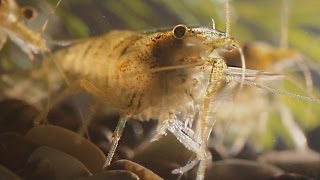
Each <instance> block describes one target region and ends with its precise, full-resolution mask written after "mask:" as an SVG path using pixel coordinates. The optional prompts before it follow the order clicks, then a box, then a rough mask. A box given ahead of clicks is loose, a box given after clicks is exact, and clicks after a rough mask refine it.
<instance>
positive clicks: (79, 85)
mask: <svg viewBox="0 0 320 180" xmlns="http://www.w3.org/2000/svg"><path fill="white" fill-rule="evenodd" d="M79 89H84V90H85V91H87V92H89V93H90V94H92V95H94V96H96V97H99V98H102V99H104V100H106V101H107V102H110V103H113V102H115V101H114V100H113V98H112V97H114V96H113V93H112V90H111V89H108V88H104V89H103V91H102V90H101V89H99V88H97V87H96V86H94V85H93V84H92V83H91V82H89V81H88V80H85V79H81V80H77V81H75V82H73V83H71V84H70V85H69V87H68V88H67V89H65V90H64V91H63V92H62V93H61V94H60V95H58V96H57V97H56V98H54V99H53V100H52V102H51V103H50V104H49V106H48V108H46V110H44V111H42V112H41V113H40V114H39V115H38V117H37V118H36V119H35V120H34V124H35V125H39V124H41V122H42V120H43V119H45V118H46V117H47V114H48V111H49V110H50V109H51V108H52V107H54V106H55V105H57V104H58V103H59V102H61V101H62V100H63V99H64V98H65V97H67V96H69V95H70V94H72V93H75V92H76V91H77V90H79Z"/></svg>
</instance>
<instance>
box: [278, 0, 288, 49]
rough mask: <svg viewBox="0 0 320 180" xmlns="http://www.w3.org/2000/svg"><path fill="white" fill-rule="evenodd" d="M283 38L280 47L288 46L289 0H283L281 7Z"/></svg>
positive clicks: (285, 47)
mask: <svg viewBox="0 0 320 180" xmlns="http://www.w3.org/2000/svg"><path fill="white" fill-rule="evenodd" d="M281 10H282V13H281V22H280V23H281V26H280V32H281V38H280V48H283V49H287V48H288V19H289V0H282V7H281Z"/></svg>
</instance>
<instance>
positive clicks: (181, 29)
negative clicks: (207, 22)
mask: <svg viewBox="0 0 320 180" xmlns="http://www.w3.org/2000/svg"><path fill="white" fill-rule="evenodd" d="M186 31H187V27H186V26H185V25H181V24H180V25H177V26H176V27H174V28H173V30H172V33H173V36H174V37H175V38H177V39H181V38H183V36H184V35H185V34H186Z"/></svg>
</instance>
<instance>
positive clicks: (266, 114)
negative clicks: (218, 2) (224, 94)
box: [212, 1, 317, 155]
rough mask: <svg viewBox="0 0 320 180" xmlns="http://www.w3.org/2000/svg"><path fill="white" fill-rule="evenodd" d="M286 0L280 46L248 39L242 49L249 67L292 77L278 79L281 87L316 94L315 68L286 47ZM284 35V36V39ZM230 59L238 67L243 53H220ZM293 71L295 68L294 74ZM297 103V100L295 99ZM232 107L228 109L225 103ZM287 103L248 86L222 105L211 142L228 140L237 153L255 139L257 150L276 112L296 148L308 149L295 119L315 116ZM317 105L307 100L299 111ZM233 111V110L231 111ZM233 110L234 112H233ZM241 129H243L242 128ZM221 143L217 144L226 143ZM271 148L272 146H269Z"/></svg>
mask: <svg viewBox="0 0 320 180" xmlns="http://www.w3.org/2000/svg"><path fill="white" fill-rule="evenodd" d="M287 3H288V2H287V1H286V2H285V1H283V8H282V9H283V13H284V15H283V16H284V17H286V18H285V20H282V21H284V22H283V23H282V24H283V26H282V27H281V32H283V33H282V37H284V38H280V41H281V42H280V44H281V45H280V48H275V47H272V46H271V45H268V44H266V43H263V42H254V43H247V44H245V45H244V46H243V52H244V55H245V57H246V63H247V67H248V68H250V69H257V70H261V71H268V72H273V73H281V74H283V75H286V76H287V79H289V80H290V81H291V82H290V81H284V82H281V83H277V85H276V87H277V88H280V86H279V85H280V84H287V85H288V83H289V85H291V86H293V87H295V88H298V89H299V88H300V91H304V92H305V93H307V94H308V95H309V96H314V93H315V90H316V89H313V82H312V81H313V80H312V71H314V67H311V65H310V63H311V62H307V60H306V58H305V56H304V55H303V54H302V53H300V52H298V51H297V50H293V49H287V48H286V47H287V45H285V43H284V41H286V39H287V38H288V37H287V33H285V32H286V31H288V30H287V26H288V25H286V24H287V22H286V21H287V16H288V14H287V13H288V12H287V11H288V10H287V8H288V7H287V6H288V4H287ZM283 39H285V40H283ZM221 55H222V56H223V57H224V58H225V59H226V61H227V64H228V65H229V66H236V67H239V66H240V64H239V63H238V62H237V61H238V60H239V58H240V55H239V54H238V53H237V52H226V53H224V54H221ZM292 72H296V73H295V74H294V73H292ZM299 72H302V73H303V75H304V77H305V83H303V82H302V81H301V78H299V77H298V76H299V74H298V73H299ZM296 103H297V102H296ZM227 106H228V107H233V108H232V110H228V109H226V108H225V107H227ZM290 108H292V105H291V107H289V106H288V105H286V103H285V102H284V100H283V99H280V98H279V97H273V96H272V97H270V96H267V94H266V93H265V92H262V91H259V90H257V89H255V88H245V89H244V91H243V92H242V95H241V96H237V97H236V98H235V99H234V101H233V102H231V103H226V106H222V107H221V109H219V110H218V111H219V113H218V114H217V116H218V117H219V119H221V121H219V123H218V124H217V128H216V132H217V134H216V138H215V140H214V141H215V143H212V144H220V145H221V144H226V145H227V146H228V147H229V148H227V149H225V151H226V152H227V154H229V155H235V154H237V153H239V151H240V150H241V149H242V148H243V146H244V145H245V143H246V142H247V141H248V140H251V141H254V142H255V143H253V145H254V146H255V148H257V150H259V151H261V150H262V146H263V145H262V144H263V143H261V139H262V137H263V135H264V133H265V132H266V127H267V124H268V120H269V119H270V118H271V117H272V118H274V114H275V113H276V114H278V115H279V118H280V120H281V121H279V123H282V124H283V126H284V127H285V128H286V129H287V130H288V134H289V136H290V138H291V139H292V143H293V146H294V148H295V149H298V150H302V151H303V150H306V149H308V145H307V140H306V137H305V135H304V132H303V130H302V128H301V127H299V125H298V124H297V122H295V121H296V119H300V122H301V123H302V124H303V120H306V121H310V120H308V118H309V119H310V118H313V117H314V116H315V115H313V116H303V117H301V116H300V117H297V116H295V115H296V114H297V113H295V112H294V111H296V110H295V109H290ZM316 108H317V106H316V105H311V104H308V105H307V106H306V108H305V109H304V110H303V109H300V110H299V111H305V112H306V113H312V112H313V111H316V112H317V110H316ZM231 111H232V112H231ZM230 114H231V115H230ZM239 129H240V130H239ZM220 145H218V147H223V146H220ZM269 148H270V147H269Z"/></svg>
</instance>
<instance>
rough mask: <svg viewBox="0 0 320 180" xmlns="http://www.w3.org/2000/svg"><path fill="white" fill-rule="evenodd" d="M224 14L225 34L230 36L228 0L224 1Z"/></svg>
mask: <svg viewBox="0 0 320 180" xmlns="http://www.w3.org/2000/svg"><path fill="white" fill-rule="evenodd" d="M225 1H226V2H225V13H226V34H227V36H230V34H231V15H230V4H229V0H225Z"/></svg>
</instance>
